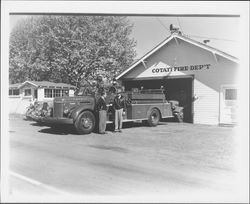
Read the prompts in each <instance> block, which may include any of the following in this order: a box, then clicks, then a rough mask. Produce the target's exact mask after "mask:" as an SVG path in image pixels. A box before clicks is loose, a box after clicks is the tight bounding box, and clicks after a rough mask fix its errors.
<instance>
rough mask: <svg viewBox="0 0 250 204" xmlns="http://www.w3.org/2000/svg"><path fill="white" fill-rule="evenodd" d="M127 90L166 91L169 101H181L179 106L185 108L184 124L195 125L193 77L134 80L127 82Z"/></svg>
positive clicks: (125, 83)
mask: <svg viewBox="0 0 250 204" xmlns="http://www.w3.org/2000/svg"><path fill="white" fill-rule="evenodd" d="M124 86H125V89H126V90H131V89H132V88H138V89H141V87H143V89H160V88H161V86H163V87H164V88H165V89H166V98H167V100H176V101H179V105H180V106H182V107H184V122H188V123H193V102H192V99H193V76H188V77H184V78H167V79H155V80H140V81H139V80H138V81H137V80H134V81H125V82H124Z"/></svg>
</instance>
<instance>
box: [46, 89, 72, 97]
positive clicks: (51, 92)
mask: <svg viewBox="0 0 250 204" xmlns="http://www.w3.org/2000/svg"><path fill="white" fill-rule="evenodd" d="M61 96H69V91H68V90H65V89H63V90H62V89H44V97H45V98H54V97H61Z"/></svg>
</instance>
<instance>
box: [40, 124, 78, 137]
mask: <svg viewBox="0 0 250 204" xmlns="http://www.w3.org/2000/svg"><path fill="white" fill-rule="evenodd" d="M38 132H41V133H47V134H55V135H68V134H70V135H78V133H77V131H76V130H75V128H74V126H73V125H54V126H50V127H47V128H44V129H42V130H39V131H38Z"/></svg>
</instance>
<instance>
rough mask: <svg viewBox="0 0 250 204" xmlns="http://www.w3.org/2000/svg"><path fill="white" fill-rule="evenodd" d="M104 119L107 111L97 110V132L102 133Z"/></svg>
mask: <svg viewBox="0 0 250 204" xmlns="http://www.w3.org/2000/svg"><path fill="white" fill-rule="evenodd" d="M106 121H107V111H105V110H100V111H99V133H104V132H105V130H106Z"/></svg>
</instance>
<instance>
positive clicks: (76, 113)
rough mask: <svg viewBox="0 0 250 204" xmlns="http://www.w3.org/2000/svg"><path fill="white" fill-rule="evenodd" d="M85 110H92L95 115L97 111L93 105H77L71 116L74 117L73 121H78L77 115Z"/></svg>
mask: <svg viewBox="0 0 250 204" xmlns="http://www.w3.org/2000/svg"><path fill="white" fill-rule="evenodd" d="M83 111H90V112H92V113H93V114H94V115H95V116H96V114H95V112H94V110H93V107H86V106H79V107H77V108H76V109H75V110H74V111H73V112H72V113H71V118H73V122H75V121H76V119H77V117H78V116H79V115H80V114H81V113H82V112H83Z"/></svg>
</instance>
